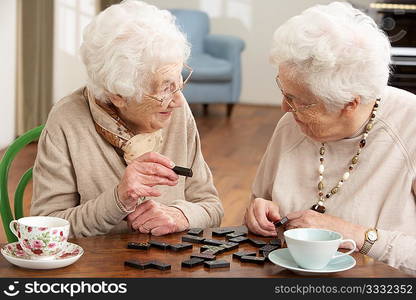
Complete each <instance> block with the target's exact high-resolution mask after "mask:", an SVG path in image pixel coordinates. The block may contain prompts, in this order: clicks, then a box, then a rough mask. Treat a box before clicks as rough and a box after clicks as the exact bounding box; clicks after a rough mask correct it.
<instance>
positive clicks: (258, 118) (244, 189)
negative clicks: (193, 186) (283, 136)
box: [0, 105, 282, 243]
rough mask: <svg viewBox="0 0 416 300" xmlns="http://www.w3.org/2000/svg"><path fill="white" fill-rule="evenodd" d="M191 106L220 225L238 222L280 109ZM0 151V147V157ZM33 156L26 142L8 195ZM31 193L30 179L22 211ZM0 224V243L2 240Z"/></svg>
mask: <svg viewBox="0 0 416 300" xmlns="http://www.w3.org/2000/svg"><path fill="white" fill-rule="evenodd" d="M191 108H192V110H193V112H194V115H195V119H196V122H197V125H198V129H199V132H200V136H201V141H202V151H203V153H204V157H205V160H206V161H207V163H208V165H209V166H210V168H211V171H212V173H213V175H214V183H215V185H216V187H217V189H218V192H219V195H220V198H221V200H222V202H223V205H224V209H225V216H224V219H223V222H222V226H232V225H240V224H241V222H242V218H243V216H244V211H245V208H246V206H247V204H248V200H249V196H250V188H251V184H252V181H253V179H254V176H255V173H256V170H257V166H258V164H259V162H260V160H261V157H262V155H263V153H264V151H265V150H266V146H267V143H268V141H269V139H270V137H271V135H272V133H273V130H274V127H275V126H276V123H277V121H278V120H279V119H280V117H281V116H282V112H281V110H280V108H278V107H268V106H251V105H250V106H249V105H236V107H235V108H234V112H233V115H232V116H231V118H230V119H227V118H226V116H225V110H226V108H225V105H210V106H209V114H208V115H206V116H204V115H203V113H202V107H201V106H199V105H192V106H191ZM3 153H4V151H0V157H2V156H3ZM35 157H36V144H31V145H28V146H27V147H26V148H25V149H24V150H22V151H21V152H20V153H19V154H18V155H17V157H16V159H15V160H14V163H13V165H12V167H11V169H10V174H9V185H8V186H9V195H10V198H12V197H13V193H12V192H13V191H14V190H15V188H16V186H17V183H18V180H19V179H20V176H21V175H22V174H23V173H24V172H25V171H26V170H27V169H28V168H29V167H30V166H32V165H33V161H34V159H35ZM31 194H32V184H31V183H30V184H29V185H28V188H27V190H26V193H25V202H24V203H25V205H24V206H25V208H24V212H25V215H28V213H29V207H30V196H31ZM12 207H13V206H12ZM0 223H1V220H0ZM0 226H1V228H0V243H1V242H5V241H6V240H5V236H4V231H3V229H2V228H3V227H2V225H0Z"/></svg>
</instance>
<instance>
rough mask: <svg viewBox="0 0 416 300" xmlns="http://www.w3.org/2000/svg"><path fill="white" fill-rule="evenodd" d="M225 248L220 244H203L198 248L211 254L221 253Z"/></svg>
mask: <svg viewBox="0 0 416 300" xmlns="http://www.w3.org/2000/svg"><path fill="white" fill-rule="evenodd" d="M225 250H226V249H225V248H224V247H222V246H208V245H204V246H202V247H201V249H200V251H201V253H210V254H212V255H217V254H221V253H223V252H224V251H225Z"/></svg>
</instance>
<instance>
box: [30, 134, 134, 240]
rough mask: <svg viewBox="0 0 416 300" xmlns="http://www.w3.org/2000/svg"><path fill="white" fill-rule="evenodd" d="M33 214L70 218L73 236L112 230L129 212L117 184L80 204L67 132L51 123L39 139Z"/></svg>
mask: <svg viewBox="0 0 416 300" xmlns="http://www.w3.org/2000/svg"><path fill="white" fill-rule="evenodd" d="M30 214H31V215H39V216H54V217H60V218H64V219H67V220H68V221H69V222H70V226H71V228H70V237H83V236H93V235H100V234H106V233H108V232H109V231H110V230H111V229H112V228H113V227H114V226H116V225H118V224H119V223H120V222H121V221H122V220H123V218H124V217H126V215H127V214H128V213H127V212H125V211H124V210H123V209H122V208H121V207H120V206H119V205H118V204H117V190H116V186H110V187H108V189H107V190H105V191H104V192H102V193H101V194H100V195H98V196H97V197H96V198H95V199H90V200H89V201H86V202H85V203H82V204H80V195H79V194H78V192H77V184H76V178H75V172H74V169H73V165H72V162H71V157H70V154H69V151H68V147H67V145H66V140H65V135H64V133H63V132H62V131H59V130H56V131H54V133H53V134H51V133H50V132H49V131H48V129H47V127H46V128H45V129H44V130H43V132H42V135H41V137H40V139H39V142H38V153H37V157H36V161H35V165H34V167H33V196H32V204H31V210H30Z"/></svg>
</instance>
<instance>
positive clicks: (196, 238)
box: [182, 235, 205, 244]
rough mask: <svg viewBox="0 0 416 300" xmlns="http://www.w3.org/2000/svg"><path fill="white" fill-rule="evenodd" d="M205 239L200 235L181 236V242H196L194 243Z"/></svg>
mask: <svg viewBox="0 0 416 300" xmlns="http://www.w3.org/2000/svg"><path fill="white" fill-rule="evenodd" d="M204 240H205V238H203V237H200V236H194V235H184V236H183V237H182V242H189V243H196V244H202V242H203V241H204Z"/></svg>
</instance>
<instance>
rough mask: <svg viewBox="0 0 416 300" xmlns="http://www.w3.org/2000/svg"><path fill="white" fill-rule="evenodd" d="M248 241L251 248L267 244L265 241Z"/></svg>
mask: <svg viewBox="0 0 416 300" xmlns="http://www.w3.org/2000/svg"><path fill="white" fill-rule="evenodd" d="M248 241H249V242H250V244H252V245H253V246H255V247H258V248H260V247H263V246H266V245H267V243H266V242H265V241H262V240H256V239H248Z"/></svg>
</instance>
